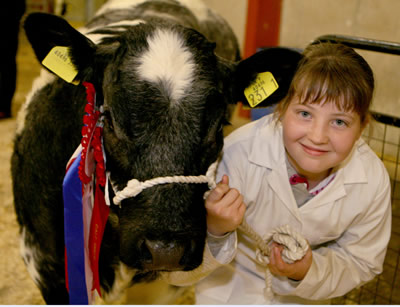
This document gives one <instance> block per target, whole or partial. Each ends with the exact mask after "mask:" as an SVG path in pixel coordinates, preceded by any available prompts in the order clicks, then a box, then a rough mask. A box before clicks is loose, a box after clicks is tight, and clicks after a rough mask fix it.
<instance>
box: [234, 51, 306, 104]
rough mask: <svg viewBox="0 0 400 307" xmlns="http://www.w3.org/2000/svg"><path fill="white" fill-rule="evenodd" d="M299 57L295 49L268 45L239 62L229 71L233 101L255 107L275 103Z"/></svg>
mask: <svg viewBox="0 0 400 307" xmlns="http://www.w3.org/2000/svg"><path fill="white" fill-rule="evenodd" d="M301 58H302V55H301V51H299V50H296V49H292V48H285V47H271V48H265V49H262V50H260V51H258V52H257V53H255V54H254V55H252V56H250V57H249V58H246V59H244V60H242V61H240V62H239V63H238V64H237V66H236V68H235V71H234V73H233V82H234V86H233V96H234V97H233V98H234V101H240V102H242V103H243V104H244V105H246V106H249V105H250V106H251V107H256V108H259V107H267V106H271V105H274V104H276V103H278V102H279V101H280V100H281V99H283V98H284V97H285V96H286V94H287V92H288V90H289V86H290V83H291V81H292V78H293V75H294V73H295V71H296V68H297V65H298V63H299V61H300V59H301ZM262 86H265V87H266V88H262ZM245 89H248V90H247V91H246V95H245ZM271 92H272V93H271ZM248 95H250V97H248ZM251 95H252V96H251ZM246 96H247V97H246Z"/></svg>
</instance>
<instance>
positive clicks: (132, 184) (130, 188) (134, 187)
mask: <svg viewBox="0 0 400 307" xmlns="http://www.w3.org/2000/svg"><path fill="white" fill-rule="evenodd" d="M217 165H218V161H215V162H214V163H213V164H211V165H210V167H209V168H208V170H207V173H206V174H205V175H201V176H168V177H157V178H153V179H149V180H146V181H139V180H137V179H131V180H129V181H128V183H127V185H126V187H125V188H124V189H123V190H122V191H116V192H115V196H114V198H113V202H114V204H116V205H119V204H120V203H121V201H123V200H124V199H126V198H130V197H135V196H137V195H138V194H140V193H141V192H142V191H143V190H144V189H147V188H150V187H152V186H155V185H159V184H167V183H208V188H209V189H214V188H215V186H216V183H215V171H216V169H217ZM208 192H209V191H207V192H206V194H205V195H204V197H207V195H208Z"/></svg>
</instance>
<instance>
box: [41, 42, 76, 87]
mask: <svg viewBox="0 0 400 307" xmlns="http://www.w3.org/2000/svg"><path fill="white" fill-rule="evenodd" d="M42 64H43V65H44V66H46V67H47V68H48V69H50V70H51V71H52V72H54V73H55V74H56V75H57V76H59V77H60V78H62V79H64V80H65V81H67V82H69V83H72V84H75V85H78V84H79V81H74V79H75V77H76V75H77V74H78V71H77V70H76V68H75V66H74V64H72V62H71V59H70V57H69V48H68V47H64V46H56V47H54V48H53V49H51V50H50V52H49V53H48V54H47V55H46V57H45V58H44V59H43V61H42Z"/></svg>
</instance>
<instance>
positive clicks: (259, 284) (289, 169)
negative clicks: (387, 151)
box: [168, 43, 391, 304]
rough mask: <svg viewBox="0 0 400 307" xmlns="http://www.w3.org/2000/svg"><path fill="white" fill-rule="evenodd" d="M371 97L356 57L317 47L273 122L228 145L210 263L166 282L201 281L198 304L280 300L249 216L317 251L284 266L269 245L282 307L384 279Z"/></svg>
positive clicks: (381, 173)
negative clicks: (260, 259) (288, 231)
mask: <svg viewBox="0 0 400 307" xmlns="http://www.w3.org/2000/svg"><path fill="white" fill-rule="evenodd" d="M373 89H374V78H373V73H372V71H371V68H370V67H369V65H368V64H367V63H366V61H365V60H364V59H363V58H362V57H361V56H360V55H359V54H357V53H356V52H355V51H354V50H353V49H351V48H349V47H346V46H344V45H341V44H332V43H319V44H315V45H310V46H309V47H308V48H307V49H306V50H305V51H304V53H303V58H302V60H301V61H300V63H299V65H298V68H297V71H296V74H295V76H294V78H293V80H292V83H291V86H290V89H289V92H288V94H287V96H286V98H285V99H284V100H283V101H281V102H280V103H279V104H278V106H277V108H276V111H275V114H273V115H269V116H265V117H264V118H261V119H260V120H258V121H256V122H252V123H250V124H248V125H245V126H243V127H241V128H239V129H237V130H236V131H234V132H233V133H232V134H230V135H229V136H228V137H227V138H226V140H225V145H224V153H223V157H222V161H221V163H220V165H219V168H218V172H217V179H218V180H220V183H219V184H218V185H217V187H216V188H215V189H214V190H213V191H212V192H211V193H210V194H209V196H208V198H207V200H206V208H207V226H208V238H207V247H206V252H205V257H204V263H203V265H202V266H200V267H199V268H198V269H196V270H195V271H193V272H191V273H188V274H186V275H179V274H176V275H175V276H174V273H171V274H170V275H169V277H168V279H169V280H168V281H169V282H170V283H175V284H179V285H185V284H190V283H191V282H194V281H197V280H200V279H202V280H201V281H200V282H199V283H198V284H197V285H196V303H197V304H266V303H271V302H269V301H267V300H266V299H265V297H264V295H263V291H264V287H265V281H264V278H265V275H264V272H265V268H263V267H262V266H260V265H259V264H258V263H257V261H255V245H254V242H253V241H252V240H251V239H250V238H249V237H248V236H247V235H246V234H244V233H242V232H241V231H239V230H238V229H237V228H238V226H239V225H240V223H241V222H242V220H243V218H244V219H245V220H246V221H247V223H248V224H249V225H250V226H251V227H252V228H253V229H254V230H255V231H256V232H257V233H259V234H260V235H261V236H262V235H264V234H266V233H268V232H270V231H271V230H272V229H274V228H276V227H278V226H282V225H286V224H288V225H290V226H291V228H292V229H294V230H295V231H297V232H298V233H301V234H302V235H303V236H304V237H305V239H306V240H307V242H308V244H309V248H308V250H307V252H306V254H305V255H304V257H303V258H302V259H301V260H298V261H296V262H294V263H292V264H287V263H286V262H285V261H283V259H282V255H281V253H282V249H283V247H282V246H281V245H279V244H277V243H273V244H272V245H271V252H270V256H269V269H270V271H271V273H272V274H273V278H272V290H273V291H274V293H275V297H274V303H281V304H282V303H306V304H311V303H319V304H321V303H324V302H323V301H321V300H326V299H329V298H332V297H336V296H342V295H344V294H346V293H347V292H349V291H350V290H352V289H353V288H355V287H357V286H360V285H362V284H363V283H366V282H367V281H370V280H371V279H373V278H374V276H376V275H377V274H379V273H381V272H382V266H383V261H384V258H385V254H386V248H387V245H388V242H389V237H390V233H391V203H390V180H389V176H388V174H387V171H386V169H385V167H384V165H383V163H382V162H381V160H380V159H379V158H378V157H377V156H376V155H375V153H374V152H373V151H372V150H371V149H370V148H369V147H368V145H367V144H366V143H365V142H364V141H363V140H362V139H361V138H360V136H361V133H362V131H363V129H364V128H365V126H366V125H367V123H368V119H369V113H368V109H369V106H370V103H371V100H372V95H373ZM221 178H222V179H221ZM178 275H179V276H178ZM207 275H208V276H207ZM182 276H183V277H182ZM205 276H207V277H206V278H204V277H205ZM174 277H177V278H175V279H174Z"/></svg>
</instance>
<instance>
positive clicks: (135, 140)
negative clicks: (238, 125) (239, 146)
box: [25, 13, 300, 271]
mask: <svg viewBox="0 0 400 307" xmlns="http://www.w3.org/2000/svg"><path fill="white" fill-rule="evenodd" d="M25 29H26V33H27V36H28V39H29V41H30V42H31V44H32V46H33V49H34V51H35V53H36V56H37V57H38V59H39V60H40V61H42V60H43V58H44V57H45V56H46V55H47V54H48V53H49V51H50V50H51V49H52V48H53V47H54V46H66V47H68V48H69V57H70V59H71V61H72V63H73V65H74V66H75V68H76V69H77V70H78V75H77V77H76V79H77V80H80V81H89V82H91V83H93V84H94V86H95V89H96V99H97V103H98V104H100V105H102V108H103V110H104V135H103V142H104V148H105V153H106V169H107V171H108V172H110V179H111V180H110V181H111V182H112V185H113V186H114V188H115V189H116V190H122V189H123V188H124V187H125V186H126V184H127V182H128V181H129V180H131V179H133V178H135V179H137V180H139V181H145V180H149V179H152V178H156V177H165V176H174V175H183V176H198V175H204V174H205V173H206V171H207V169H208V168H209V166H210V164H212V163H213V162H214V161H216V160H217V158H218V156H219V154H220V152H221V149H222V145H223V132H222V127H223V125H224V124H225V123H227V119H228V118H229V116H228V115H229V114H228V113H229V112H228V109H229V105H233V104H234V103H236V102H237V100H238V99H241V100H242V97H241V95H242V92H243V89H244V88H245V87H247V86H248V85H249V84H250V83H251V81H253V79H254V78H255V76H256V74H257V73H258V72H263V71H270V72H272V73H273V74H274V76H275V79H277V81H278V83H279V86H280V87H279V89H278V90H277V91H276V92H275V93H274V94H273V95H272V96H270V97H269V98H268V99H267V101H266V103H268V104H271V103H273V102H276V101H278V100H279V99H281V98H282V97H283V95H284V94H285V92H286V90H287V86H288V84H289V82H290V79H291V77H292V75H293V72H294V69H295V67H296V65H297V62H298V60H299V58H300V55H299V54H298V53H297V52H296V51H292V50H289V49H285V48H275V49H269V50H266V51H263V52H261V53H259V54H257V56H256V57H254V58H249V59H246V60H244V61H242V62H237V63H232V62H228V61H226V60H224V59H222V58H220V57H218V56H217V55H215V53H214V47H215V44H213V43H211V42H209V41H207V40H206V39H205V37H204V36H202V35H201V34H200V33H198V32H196V31H194V30H192V29H188V28H184V27H182V26H178V25H167V24H148V23H147V24H145V23H138V24H137V25H135V26H130V27H128V28H125V29H124V31H122V32H119V33H117V32H112V35H109V36H106V37H105V38H104V39H103V40H102V41H101V42H100V43H98V44H94V43H93V42H92V41H91V40H90V39H88V38H87V37H86V36H84V35H82V34H81V33H79V32H78V31H76V30H75V29H73V28H72V27H71V26H69V25H68V24H67V23H66V22H65V21H64V20H62V19H61V18H58V17H55V16H51V15H47V14H40V13H36V14H31V15H30V16H28V18H27V19H26V21H25ZM94 34H99V33H96V31H93V32H92V33H89V34H88V37H90V35H94ZM65 85H66V86H65V88H63V89H61V90H64V91H67V90H70V89H71V86H70V85H68V86H67V84H66V83H65ZM80 87H81V90H82V92H83V91H84V89H83V87H82V86H78V87H77V88H80ZM56 103H57V102H56V101H55V102H54V104H55V105H56ZM84 103H85V102H84V101H82V105H83V104H84ZM82 116H83V113H82V112H80V113H79V114H66V119H65V120H70V121H81V120H82ZM71 133H77V134H79V133H80V132H79V131H71ZM77 145H78V144H77ZM69 154H71V153H69ZM60 167H61V168H62V167H63V166H62V165H61V166H60ZM207 189H208V187H207V184H182V183H170V184H163V185H156V186H154V187H150V188H148V189H145V190H144V191H142V192H141V193H140V194H139V195H137V196H136V197H132V198H128V199H125V200H123V201H122V202H121V204H120V207H118V206H112V208H111V210H112V215H111V217H110V221H111V223H110V225H111V226H112V228H113V231H114V232H116V233H117V234H118V242H115V246H116V250H115V253H116V254H118V255H119V258H120V260H122V261H123V262H124V263H125V264H127V265H128V266H130V267H132V268H136V269H139V270H142V271H153V270H190V269H193V268H195V267H197V266H198V265H199V264H200V263H201V260H202V254H203V249H204V243H205V235H206V220H205V217H206V212H205V208H204V201H203V194H204V192H205V191H206V190H207ZM110 190H111V191H112V189H110ZM111 194H112V192H111ZM112 196H113V195H111V197H112Z"/></svg>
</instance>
